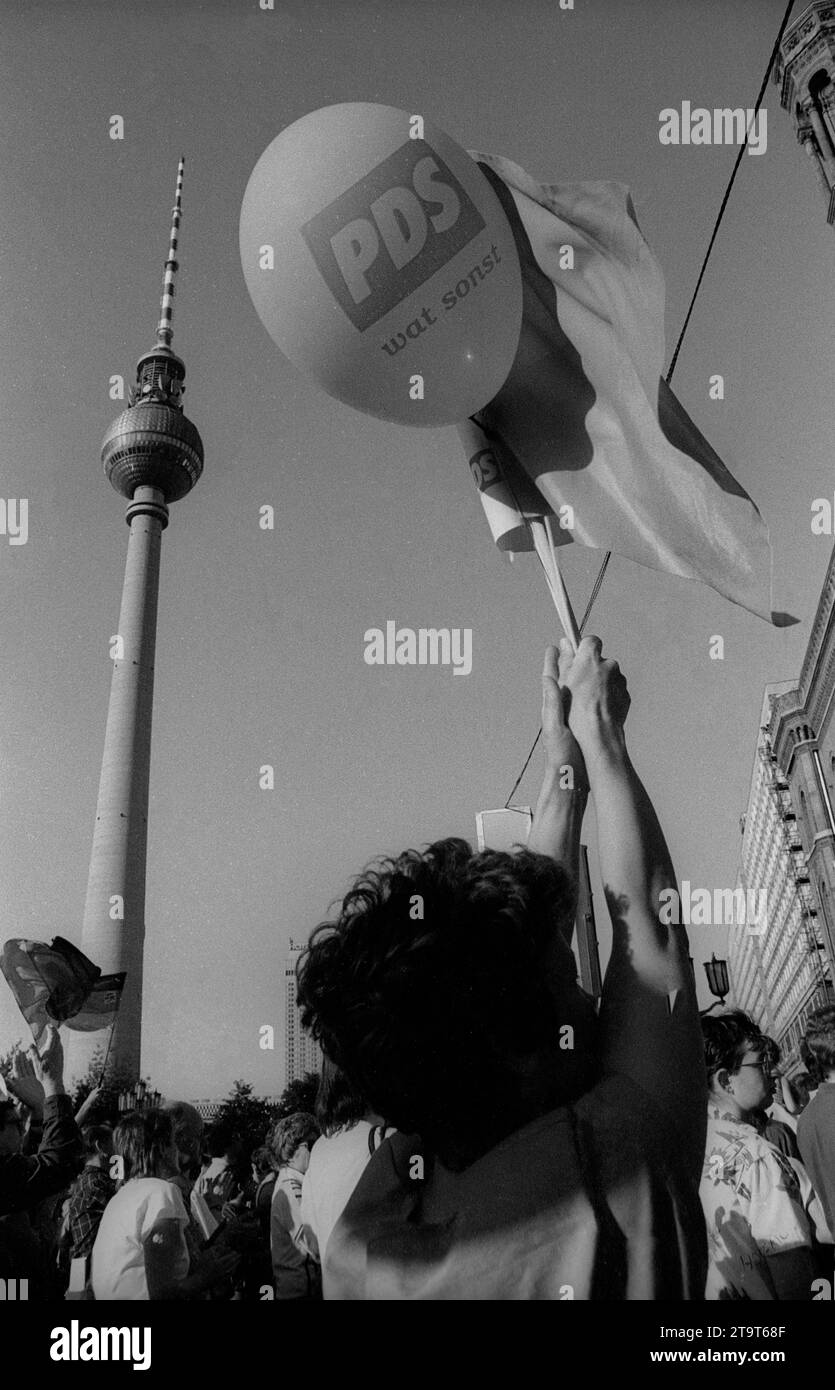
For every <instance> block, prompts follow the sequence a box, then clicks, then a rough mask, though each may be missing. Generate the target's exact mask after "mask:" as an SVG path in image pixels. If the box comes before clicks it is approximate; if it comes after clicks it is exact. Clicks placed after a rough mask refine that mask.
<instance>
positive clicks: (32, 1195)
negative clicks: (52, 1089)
mask: <svg viewBox="0 0 835 1390" xmlns="http://www.w3.org/2000/svg"><path fill="white" fill-rule="evenodd" d="M43 1118H44V1124H43V1138H42V1139H41V1143H40V1147H39V1149H38V1152H37V1153H36V1154H32V1155H28V1154H7V1155H5V1156H4V1157H0V1216H5V1215H7V1214H8V1213H9V1212H15V1211H27V1210H29V1209H30V1208H31V1207H34V1206H37V1204H38V1202H40V1201H42V1199H43V1198H44V1197H50V1196H52V1194H53V1193H56V1192H60V1191H61V1190H62V1189H63V1188H65V1187H67V1186H68V1184H69V1183H71V1182H72V1180H73V1178H74V1177H75V1175H76V1173H77V1172H78V1167H79V1161H80V1159H81V1156H82V1146H81V1134H80V1133H79V1129H78V1126H77V1124H76V1123H75V1120H74V1119H73V1112H72V1102H71V1101H70V1098H69V1096H48V1097H47V1099H46V1100H45V1101H44V1108H43Z"/></svg>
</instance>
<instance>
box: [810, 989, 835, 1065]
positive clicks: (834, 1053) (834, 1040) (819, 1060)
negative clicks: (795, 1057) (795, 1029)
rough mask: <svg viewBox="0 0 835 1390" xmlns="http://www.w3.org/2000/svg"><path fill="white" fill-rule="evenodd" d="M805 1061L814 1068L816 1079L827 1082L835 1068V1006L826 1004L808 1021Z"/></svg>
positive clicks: (811, 1015)
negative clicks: (828, 1076) (828, 1075)
mask: <svg viewBox="0 0 835 1390" xmlns="http://www.w3.org/2000/svg"><path fill="white" fill-rule="evenodd" d="M803 1041H804V1043H805V1048H804V1061H806V1064H807V1066H809V1065H810V1063H811V1064H812V1065H813V1066H814V1073H815V1077H816V1079H818V1080H819V1081H825V1080H826V1075H827V1072H830V1071H832V1069H833V1068H835V1004H824V1005H823V1007H822V1008H820V1009H815V1010H814V1012H813V1013H810V1015H809V1017H808V1018H807V1020H806V1035H805V1037H804V1039H803Z"/></svg>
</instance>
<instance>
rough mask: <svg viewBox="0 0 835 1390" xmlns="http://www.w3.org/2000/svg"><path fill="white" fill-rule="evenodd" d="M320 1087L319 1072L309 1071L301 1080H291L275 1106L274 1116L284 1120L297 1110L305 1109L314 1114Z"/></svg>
mask: <svg viewBox="0 0 835 1390" xmlns="http://www.w3.org/2000/svg"><path fill="white" fill-rule="evenodd" d="M318 1089H319V1073H318V1072H317V1071H309V1072H308V1073H307V1074H306V1076H303V1077H302V1078H301V1080H297V1081H291V1082H290V1084H289V1085H288V1086H285V1088H284V1090H283V1092H282V1094H281V1097H280V1098H279V1102H278V1104H277V1105H276V1106H275V1107H274V1108H273V1116H274V1118H275V1119H276V1120H284V1119H286V1118H287V1116H288V1115H294V1114H295V1113H296V1111H297V1110H304V1111H306V1112H307V1114H309V1115H312V1114H313V1112H314V1108H315V1105H316V1092H317V1091H318Z"/></svg>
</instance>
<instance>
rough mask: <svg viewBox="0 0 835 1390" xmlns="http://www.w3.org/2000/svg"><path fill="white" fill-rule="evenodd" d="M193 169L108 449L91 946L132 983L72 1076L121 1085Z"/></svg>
mask: <svg viewBox="0 0 835 1390" xmlns="http://www.w3.org/2000/svg"><path fill="white" fill-rule="evenodd" d="M182 192H183V160H182V159H181V160H180V164H179V168H178V170H177V191H176V197H175V202H174V208H173V212H172V223H171V236H170V239H169V243H168V257H167V259H166V262H165V271H164V276H163V288H162V299H161V301H160V320H159V324H158V326H157V340H156V343H155V345H154V346H153V347H152V348H151V350H150V352H146V353H144V354H143V356H142V357H140V359H139V361H138V363H137V365H136V385H135V386H134V388H133V390H132V391H131V393H130V397H129V403H128V408H127V410H125V411H123V412H122V414H121V415H120V416H119V417H118V419H117V420H114V421H113V423H112V425H111V426H110V428H109V429H108V430H107V432H106V434H105V436H104V440H103V442H102V464H103V467H104V472H105V475H106V476H107V478H109V480H110V482H111V484H112V485H113V487H114V488H115V489H116V491H117V492H119V493H121V495H122V496H123V497H126V498H127V499H128V502H129V505H128V509H127V512H126V513H125V519H126V521H127V522H128V525H129V526H130V536H129V539H128V555H127V561H126V564H125V578H124V583H123V585H122V604H121V609H120V612H119V631H118V635H117V646H116V647H115V649H113V650H111V659H112V661H113V675H112V680H111V685H110V703H109V705H108V709H107V728H106V731H105V736H104V756H103V758H102V765H101V778H100V781H99V795H98V804H97V806H96V824H95V829H94V832H93V850H92V855H91V858H90V873H89V877H88V881H87V899H86V904H85V908H84V924H83V928H82V934H81V947H82V950H83V951H84V953H85V955H86V956H88V957H89V958H90V960H91V961H92V962H93V964H94V965H96V966H98V968H99V970H100V971H101V972H102V974H103V975H111V974H120V973H122V972H124V976H125V981H124V987H123V990H122V998H121V1003H120V1007H119V1011H118V1016H117V1019H116V1023H115V1026H114V1029H113V1032H112V1035H111V1037H110V1039H108V1037H107V1034H105V1033H103V1032H102V1031H98V1032H95V1033H88V1034H84V1033H74V1034H73V1038H72V1046H71V1051H70V1058H69V1068H68V1070H69V1074H70V1075H71V1076H74V1077H75V1078H76V1079H80V1078H81V1077H83V1076H84V1075H85V1074H86V1072H87V1070H88V1069H89V1065H90V1063H91V1061H92V1060H93V1056H94V1054H95V1052H96V1050H97V1049H98V1048H101V1047H102V1046H104V1047H105V1048H106V1049H108V1042H109V1049H108V1060H109V1062H110V1064H111V1067H112V1070H113V1071H114V1072H115V1073H116V1075H117V1079H118V1080H119V1081H120V1082H121V1081H126V1082H133V1081H136V1080H138V1079H139V1068H140V1063H141V1049H142V983H143V982H142V956H143V947H144V943H145V864H146V857H147V849H148V786H149V781H150V772H151V716H152V712H153V702H154V648H155V645H156V630H157V601H158V597H159V562H160V550H161V540H162V533H163V531H164V530H165V528H166V526H167V525H168V504H169V503H170V502H176V501H177V500H178V499H179V498H181V497H185V496H186V495H187V493H189V492H190V491H191V489H192V488H193V487H194V485H195V483H196V482H197V481H198V479H199V478H200V475H201V473H202V472H203V443H202V441H201V439H200V435H199V433H198V431H197V430H196V428H195V427H194V425H193V424H192V423H191V421H190V420H189V419H187V418H186V416H185V415H184V414H183V404H182V398H183V391H184V390H185V387H184V381H185V374H186V369H185V363H184V362H183V360H182V358H180V357H178V356H177V354H176V353H175V352H174V351H173V349H172V347H171V340H172V336H173V325H172V315H173V305H174V281H175V276H176V273H177V268H178V266H177V246H178V241H179V234H180V218H181V213H182Z"/></svg>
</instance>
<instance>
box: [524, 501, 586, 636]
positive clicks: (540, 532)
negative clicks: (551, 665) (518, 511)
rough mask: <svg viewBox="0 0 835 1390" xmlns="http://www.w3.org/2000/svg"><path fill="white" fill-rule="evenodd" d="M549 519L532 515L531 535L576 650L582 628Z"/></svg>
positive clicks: (565, 631) (556, 605)
mask: <svg viewBox="0 0 835 1390" xmlns="http://www.w3.org/2000/svg"><path fill="white" fill-rule="evenodd" d="M549 520H550V518H549V517H541V516H534V517H531V519H530V528H531V535H532V537H533V543H534V545H535V547H536V553H537V555H538V556H539V560H540V563H541V565H542V568H543V569H544V571H545V578H546V579H547V580H548V588H549V589H550V591H551V598H552V599H553V600H554V607H555V608H556V610H557V615H558V617H559V620H560V622H561V623H562V630H563V632H564V633H565V635H566V637H567V638H568V640H569V642H570V643H571V645H572V647H573V648H574V650H575V652H576V650H577V648H578V647H579V645H580V630H579V628H578V627H577V619H576V618H575V616H574V610H573V608H572V607H571V600H570V598H569V597H568V590H567V589H566V587H565V581H564V579H563V577H562V571H561V570H560V566H559V561H558V560H557V552H556V547H555V545H554V538H553V536H552V534H551V528H550V526H549V524H548V523H549Z"/></svg>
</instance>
